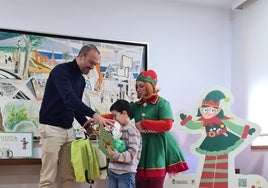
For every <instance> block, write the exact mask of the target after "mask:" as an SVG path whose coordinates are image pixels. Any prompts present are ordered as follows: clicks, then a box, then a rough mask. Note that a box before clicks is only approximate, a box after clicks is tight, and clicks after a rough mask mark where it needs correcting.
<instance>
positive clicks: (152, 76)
mask: <svg viewBox="0 0 268 188" xmlns="http://www.w3.org/2000/svg"><path fill="white" fill-rule="evenodd" d="M136 81H142V82H149V83H151V84H153V85H156V83H157V75H156V73H155V72H154V71H153V70H147V71H142V72H141V73H140V74H139V76H138V77H137V79H136Z"/></svg>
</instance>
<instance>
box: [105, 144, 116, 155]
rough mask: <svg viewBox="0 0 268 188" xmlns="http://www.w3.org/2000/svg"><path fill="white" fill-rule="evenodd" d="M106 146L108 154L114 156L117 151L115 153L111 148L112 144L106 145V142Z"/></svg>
mask: <svg viewBox="0 0 268 188" xmlns="http://www.w3.org/2000/svg"><path fill="white" fill-rule="evenodd" d="M104 145H105V148H106V151H107V152H108V154H109V155H110V156H113V155H114V153H115V151H114V149H113V148H112V147H111V144H110V143H106V142H104Z"/></svg>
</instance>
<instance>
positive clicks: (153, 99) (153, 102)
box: [138, 94, 159, 104]
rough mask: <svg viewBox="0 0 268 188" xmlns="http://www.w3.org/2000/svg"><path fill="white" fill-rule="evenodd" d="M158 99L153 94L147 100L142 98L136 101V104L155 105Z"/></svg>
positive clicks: (157, 96)
mask: <svg viewBox="0 0 268 188" xmlns="http://www.w3.org/2000/svg"><path fill="white" fill-rule="evenodd" d="M158 98H159V95H158V94H153V95H151V96H150V97H148V98H143V99H141V100H139V101H138V104H143V103H151V104H156V102H157V100H158Z"/></svg>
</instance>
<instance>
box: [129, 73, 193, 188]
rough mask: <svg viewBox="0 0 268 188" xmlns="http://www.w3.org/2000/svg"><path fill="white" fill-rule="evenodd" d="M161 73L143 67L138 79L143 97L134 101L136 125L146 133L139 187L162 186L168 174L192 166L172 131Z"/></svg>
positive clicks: (137, 178) (139, 89) (137, 184)
mask: <svg viewBox="0 0 268 188" xmlns="http://www.w3.org/2000/svg"><path fill="white" fill-rule="evenodd" d="M156 83H157V75H156V73H155V72H154V71H153V70H148V71H143V72H141V73H140V74H139V76H138V77H137V79H136V92H137V96H138V99H139V101H137V102H134V103H132V104H131V107H132V111H133V118H134V119H135V124H136V127H137V128H138V129H139V130H140V132H141V136H142V153H141V158H140V162H139V165H138V169H137V174H136V188H162V187H163V185H164V180H165V176H166V174H167V173H168V174H170V175H174V174H177V173H179V172H182V171H185V170H187V169H188V165H187V163H186V162H185V160H184V156H183V154H182V152H181V150H180V148H179V146H178V143H177V141H176V140H175V138H174V137H173V136H172V134H171V133H170V132H169V130H170V129H171V127H172V124H173V114H172V110H171V107H170V104H169V102H168V101H167V100H165V99H164V98H162V97H160V96H159V95H158V91H159V89H157V88H156Z"/></svg>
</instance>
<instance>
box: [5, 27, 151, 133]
mask: <svg viewBox="0 0 268 188" xmlns="http://www.w3.org/2000/svg"><path fill="white" fill-rule="evenodd" d="M88 43H91V44H94V45H96V46H97V48H98V49H99V51H100V53H101V62H100V63H99V64H98V65H97V66H96V67H95V68H94V69H93V70H92V71H90V73H89V74H88V75H85V78H86V88H85V94H84V97H83V100H84V102H85V103H86V104H87V105H88V106H90V107H91V108H92V109H94V110H95V111H97V112H99V113H107V112H109V107H110V105H111V104H112V103H113V102H114V101H115V100H117V99H118V98H123V99H126V100H129V101H133V100H135V97H136V96H135V93H136V92H135V78H136V77H137V75H138V73H139V72H140V71H142V70H145V69H146V68H147V53H148V52H147V50H148V49H147V48H148V45H147V44H146V43H137V42H123V41H111V40H100V39H90V38H81V37H69V36H62V35H52V34H45V33H33V32H26V31H15V30H8V29H0V107H1V112H2V114H3V123H2V125H1V127H2V128H4V129H5V130H8V131H15V130H16V131H18V127H20V128H19V130H21V131H24V130H23V129H22V128H21V127H23V125H24V126H25V129H27V130H29V129H32V131H33V132H34V133H35V132H36V127H38V123H37V122H38V111H39V108H40V103H41V102H42V98H43V93H44V88H45V84H46V79H47V78H48V75H49V73H50V71H51V70H52V69H53V68H54V67H55V66H56V65H57V64H60V63H65V62H68V61H72V60H73V59H74V58H75V57H76V56H77V55H78V53H79V50H80V48H81V47H82V46H83V45H85V44H88ZM16 99H18V100H21V102H19V101H17V100H16ZM14 103H18V104H17V106H19V109H18V107H17V106H16V104H14ZM11 104H12V105H11ZM29 104H31V106H29ZM6 105H8V106H6ZM11 106H12V108H11ZM32 112H34V113H32ZM22 114H23V115H22ZM26 114H27V115H26ZM11 116H14V117H11ZM12 118H13V119H14V121H13V119H12ZM10 121H13V122H10ZM20 121H22V123H21V124H23V125H21V124H19V126H18V125H17V124H18V123H20ZM26 122H27V123H26ZM30 122H31V123H30ZM11 124H12V126H11ZM13 124H14V125H13ZM15 124H16V125H15ZM0 130H1V129H0Z"/></svg>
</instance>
